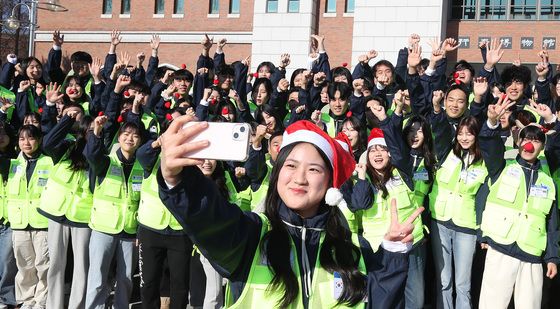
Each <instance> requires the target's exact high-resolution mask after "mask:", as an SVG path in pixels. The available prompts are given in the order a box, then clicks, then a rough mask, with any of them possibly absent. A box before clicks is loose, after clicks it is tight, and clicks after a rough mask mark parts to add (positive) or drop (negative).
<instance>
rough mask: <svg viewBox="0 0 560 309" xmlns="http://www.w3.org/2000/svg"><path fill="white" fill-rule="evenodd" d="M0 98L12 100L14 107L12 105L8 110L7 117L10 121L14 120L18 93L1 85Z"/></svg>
mask: <svg viewBox="0 0 560 309" xmlns="http://www.w3.org/2000/svg"><path fill="white" fill-rule="evenodd" d="M0 98H5V99H8V100H9V101H10V102H12V104H13V105H12V107H10V108H9V109H8V111H7V115H6V116H7V117H6V119H7V120H8V122H10V121H11V120H12V115H13V114H14V110H15V108H16V107H15V102H16V95H15V94H14V93H13V92H11V91H10V90H8V89H6V88H4V87H2V86H0Z"/></svg>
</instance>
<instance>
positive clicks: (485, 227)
mask: <svg viewBox="0 0 560 309" xmlns="http://www.w3.org/2000/svg"><path fill="white" fill-rule="evenodd" d="M525 180H526V179H525V173H524V172H523V168H522V167H521V166H520V165H519V164H518V163H517V161H515V160H508V161H507V163H506V167H505V168H504V170H503V171H502V173H501V174H500V177H499V178H498V180H497V181H496V183H494V184H492V186H491V187H490V193H489V194H488V198H487V199H486V207H485V209H484V212H483V214H482V224H481V226H480V229H481V230H482V234H483V236H487V237H490V238H491V239H492V240H493V241H495V242H497V243H499V244H503V245H510V244H513V243H516V244H517V245H518V246H519V248H521V250H523V251H525V252H527V253H529V254H531V255H535V256H541V255H542V254H543V252H544V250H545V249H546V244H547V233H546V216H547V215H548V214H549V212H550V208H551V207H552V203H553V201H554V199H555V198H556V189H555V187H554V181H553V180H552V177H550V176H549V175H547V174H546V173H545V172H544V171H543V170H541V169H539V171H538V175H537V179H536V181H535V184H534V185H531V188H530V190H529V195H528V196H527V190H526V182H525Z"/></svg>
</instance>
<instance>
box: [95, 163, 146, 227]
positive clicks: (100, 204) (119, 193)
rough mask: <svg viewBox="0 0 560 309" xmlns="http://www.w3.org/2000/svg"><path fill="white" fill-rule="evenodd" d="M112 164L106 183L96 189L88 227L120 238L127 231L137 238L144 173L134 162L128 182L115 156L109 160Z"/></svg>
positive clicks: (104, 180)
mask: <svg viewBox="0 0 560 309" xmlns="http://www.w3.org/2000/svg"><path fill="white" fill-rule="evenodd" d="M109 158H110V163H109V168H108V169H107V174H106V176H105V179H103V182H102V183H101V184H100V185H97V186H96V188H95V192H94V193H93V208H92V211H91V219H90V222H89V227H90V228H91V229H93V230H96V231H99V232H103V233H108V234H118V233H120V232H122V231H125V232H126V233H128V234H135V233H136V227H137V226H138V222H137V219H136V216H137V212H138V204H139V202H140V190H141V186H142V180H143V178H144V177H143V174H144V170H143V169H142V167H141V166H140V164H139V163H138V161H135V162H134V166H133V167H132V171H131V172H130V176H129V177H128V182H127V183H125V178H124V171H123V169H122V167H121V162H120V161H119V159H118V157H117V155H116V154H112V155H110V156H109Z"/></svg>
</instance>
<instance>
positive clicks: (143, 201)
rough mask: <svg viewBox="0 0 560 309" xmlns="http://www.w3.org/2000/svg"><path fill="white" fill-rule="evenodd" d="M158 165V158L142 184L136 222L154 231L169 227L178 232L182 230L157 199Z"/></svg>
mask: <svg viewBox="0 0 560 309" xmlns="http://www.w3.org/2000/svg"><path fill="white" fill-rule="evenodd" d="M159 164H160V159H159V158H158V160H157V162H156V164H155V165H154V168H153V169H152V173H151V174H150V176H148V178H146V179H144V181H143V182H142V191H141V198H140V206H139V207H138V222H139V223H140V224H142V225H145V226H147V227H150V228H152V229H156V230H163V229H165V228H167V227H170V228H171V229H173V230H176V231H180V230H182V229H183V228H182V227H181V225H180V224H179V222H177V219H175V217H174V216H173V215H172V214H171V212H169V210H167V208H166V207H165V205H163V203H162V202H161V199H160V198H159V189H158V183H157V177H156V175H157V170H158V168H159Z"/></svg>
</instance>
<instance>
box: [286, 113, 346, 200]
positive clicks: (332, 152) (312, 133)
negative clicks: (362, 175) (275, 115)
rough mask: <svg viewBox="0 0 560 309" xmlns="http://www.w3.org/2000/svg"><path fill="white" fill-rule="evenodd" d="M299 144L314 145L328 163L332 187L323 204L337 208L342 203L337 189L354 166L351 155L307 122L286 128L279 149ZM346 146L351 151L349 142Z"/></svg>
mask: <svg viewBox="0 0 560 309" xmlns="http://www.w3.org/2000/svg"><path fill="white" fill-rule="evenodd" d="M299 142H306V143H310V144H313V145H315V146H316V147H317V148H319V149H320V150H321V152H323V154H325V156H326V157H327V158H328V159H329V161H330V164H331V166H332V169H333V175H332V186H333V187H332V188H329V189H328V190H327V194H326V195H325V202H326V203H327V204H328V205H331V206H338V205H339V204H341V203H342V202H344V198H343V197H342V193H341V192H340V190H339V189H340V186H342V184H343V183H344V182H345V181H346V180H348V179H349V178H350V177H351V176H352V172H353V171H354V168H355V166H356V161H354V156H353V155H352V153H351V152H349V151H348V150H346V149H345V148H344V147H343V146H342V145H341V144H340V143H339V142H338V141H336V140H335V139H333V138H332V137H330V136H329V135H328V134H327V133H326V132H325V131H323V130H321V129H320V128H319V127H318V126H317V125H316V124H314V123H313V122H311V121H307V120H300V121H297V122H294V123H293V124H291V125H290V126H288V127H287V128H286V130H285V131H284V137H283V139H282V145H281V146H280V149H282V148H284V147H286V146H288V145H291V144H294V143H299ZM347 146H348V149H351V147H350V143H349V142H348V143H347ZM344 203H345V202H344Z"/></svg>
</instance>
